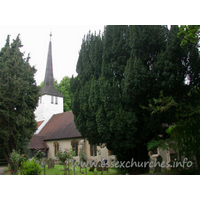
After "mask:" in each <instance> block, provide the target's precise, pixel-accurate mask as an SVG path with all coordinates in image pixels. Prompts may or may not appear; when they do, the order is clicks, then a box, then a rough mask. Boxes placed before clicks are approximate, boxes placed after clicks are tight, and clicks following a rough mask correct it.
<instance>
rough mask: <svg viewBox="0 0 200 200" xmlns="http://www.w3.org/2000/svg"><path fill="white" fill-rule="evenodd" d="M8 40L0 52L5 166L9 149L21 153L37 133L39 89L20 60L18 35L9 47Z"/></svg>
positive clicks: (1, 141) (26, 62) (30, 69)
mask: <svg viewBox="0 0 200 200" xmlns="http://www.w3.org/2000/svg"><path fill="white" fill-rule="evenodd" d="M9 40H10V37H9V36H8V38H7V40H6V44H5V46H4V48H2V49H1V51H0V127H1V128H0V146H1V148H3V149H4V152H5V155H6V159H7V161H8V162H9V163H11V160H10V159H9V155H10V153H11V152H12V150H13V149H15V150H17V151H19V152H21V153H24V152H23V151H24V148H25V147H26V146H27V145H28V143H29V141H30V139H31V137H32V134H33V133H34V131H36V129H37V124H36V121H35V115H34V110H35V108H36V106H37V103H38V97H39V94H38V92H39V89H38V87H37V86H36V82H35V79H34V74H35V72H36V69H35V68H34V67H31V66H30V64H29V59H30V57H29V56H28V57H27V58H23V57H24V55H23V53H21V52H20V48H21V47H22V44H21V41H20V37H19V35H18V36H17V38H16V39H15V40H13V42H12V43H11V44H10V41H9Z"/></svg>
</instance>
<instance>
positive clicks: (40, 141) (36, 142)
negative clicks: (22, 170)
mask: <svg viewBox="0 0 200 200" xmlns="http://www.w3.org/2000/svg"><path fill="white" fill-rule="evenodd" d="M44 138H45V137H44V136H41V135H33V137H32V138H31V140H30V144H29V146H28V148H29V149H48V148H49V147H48V145H47V144H46V142H44Z"/></svg>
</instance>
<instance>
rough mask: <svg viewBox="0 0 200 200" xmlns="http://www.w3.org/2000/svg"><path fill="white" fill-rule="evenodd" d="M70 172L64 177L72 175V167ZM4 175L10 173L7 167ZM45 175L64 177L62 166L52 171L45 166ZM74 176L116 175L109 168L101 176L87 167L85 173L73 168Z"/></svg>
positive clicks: (42, 168)
mask: <svg viewBox="0 0 200 200" xmlns="http://www.w3.org/2000/svg"><path fill="white" fill-rule="evenodd" d="M69 169H70V171H69V174H68V171H66V175H74V169H73V167H72V166H70V168H69ZM41 171H42V172H41V175H44V167H41ZM4 173H5V175H10V171H9V170H8V167H6V169H5V171H4ZM18 174H19V175H20V170H18ZM45 175H64V165H55V166H54V168H53V169H48V165H45ZM75 175H117V171H116V170H115V169H113V168H109V169H108V172H107V171H103V174H102V172H101V171H97V170H96V168H95V170H94V172H89V167H87V172H86V169H85V168H81V171H80V167H75Z"/></svg>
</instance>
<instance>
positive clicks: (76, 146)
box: [71, 140, 78, 156]
mask: <svg viewBox="0 0 200 200" xmlns="http://www.w3.org/2000/svg"><path fill="white" fill-rule="evenodd" d="M71 144H72V150H73V151H74V152H75V156H78V142H77V141H75V140H73V141H72V143H71Z"/></svg>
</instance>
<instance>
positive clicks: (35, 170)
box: [23, 159, 42, 175]
mask: <svg viewBox="0 0 200 200" xmlns="http://www.w3.org/2000/svg"><path fill="white" fill-rule="evenodd" d="M41 172H42V170H41V168H40V165H39V163H36V162H35V160H34V159H31V160H27V161H26V162H23V174H24V175H40V174H41Z"/></svg>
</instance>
